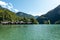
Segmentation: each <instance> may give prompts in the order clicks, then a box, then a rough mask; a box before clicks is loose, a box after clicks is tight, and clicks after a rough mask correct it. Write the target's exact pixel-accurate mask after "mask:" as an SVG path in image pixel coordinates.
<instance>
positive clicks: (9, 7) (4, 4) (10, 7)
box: [0, 1, 19, 12]
mask: <svg viewBox="0 0 60 40" xmlns="http://www.w3.org/2000/svg"><path fill="white" fill-rule="evenodd" d="M0 5H1V6H2V7H4V8H8V9H9V10H11V11H14V12H18V11H19V10H17V9H15V8H14V7H13V5H12V3H7V2H4V1H0Z"/></svg>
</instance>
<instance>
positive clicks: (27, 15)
mask: <svg viewBox="0 0 60 40" xmlns="http://www.w3.org/2000/svg"><path fill="white" fill-rule="evenodd" d="M16 15H17V16H20V17H26V18H34V16H32V15H30V14H27V13H24V12H17V13H16Z"/></svg>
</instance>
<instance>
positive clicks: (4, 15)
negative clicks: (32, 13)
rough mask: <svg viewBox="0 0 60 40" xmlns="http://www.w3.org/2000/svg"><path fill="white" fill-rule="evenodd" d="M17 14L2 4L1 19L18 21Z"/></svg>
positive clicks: (0, 8)
mask: <svg viewBox="0 0 60 40" xmlns="http://www.w3.org/2000/svg"><path fill="white" fill-rule="evenodd" d="M16 20H17V16H16V14H15V13H14V12H12V11H10V10H8V9H6V8H3V7H2V6H0V21H16Z"/></svg>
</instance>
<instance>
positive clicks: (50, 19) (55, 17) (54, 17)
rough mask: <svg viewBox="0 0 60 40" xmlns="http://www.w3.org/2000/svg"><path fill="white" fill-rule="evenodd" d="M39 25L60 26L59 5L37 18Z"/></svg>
mask: <svg viewBox="0 0 60 40" xmlns="http://www.w3.org/2000/svg"><path fill="white" fill-rule="evenodd" d="M37 20H38V22H39V23H40V24H44V23H47V24H48V23H50V24H60V5H59V6H57V7H56V8H54V9H53V10H50V11H49V12H47V13H46V14H45V15H42V16H40V17H38V18H37Z"/></svg>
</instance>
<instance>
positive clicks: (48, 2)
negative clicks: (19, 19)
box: [0, 0, 60, 16]
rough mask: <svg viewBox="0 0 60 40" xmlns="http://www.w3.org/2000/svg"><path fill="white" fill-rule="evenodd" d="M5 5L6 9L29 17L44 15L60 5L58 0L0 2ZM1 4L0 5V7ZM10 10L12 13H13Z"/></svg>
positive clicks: (8, 0)
mask: <svg viewBox="0 0 60 40" xmlns="http://www.w3.org/2000/svg"><path fill="white" fill-rule="evenodd" d="M0 1H2V2H4V3H5V4H7V6H8V9H10V10H12V9H14V10H15V11H16V12H18V11H21V12H25V13H28V14H31V15H34V16H36V15H42V14H46V13H47V12H48V11H49V10H51V9H54V8H55V7H57V6H58V5H59V4H60V0H0ZM1 4H2V3H0V5H1ZM14 10H12V11H14Z"/></svg>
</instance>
